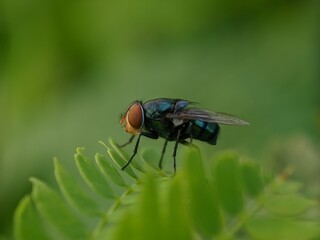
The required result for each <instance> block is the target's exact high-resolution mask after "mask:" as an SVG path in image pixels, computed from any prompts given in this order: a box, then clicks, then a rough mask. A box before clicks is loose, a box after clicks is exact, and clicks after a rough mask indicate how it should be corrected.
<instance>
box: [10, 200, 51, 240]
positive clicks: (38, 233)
mask: <svg viewBox="0 0 320 240" xmlns="http://www.w3.org/2000/svg"><path fill="white" fill-rule="evenodd" d="M14 237H15V239H17V240H24V239H25V240H29V239H43V240H46V239H51V238H50V237H49V234H48V233H47V232H46V230H45V228H44V225H43V223H42V221H41V219H40V216H39V215H38V213H37V210H36V208H35V206H34V204H33V203H32V201H31V199H30V196H25V197H24V198H23V199H21V201H20V203H19V205H18V208H17V209H16V211H15V214H14Z"/></svg>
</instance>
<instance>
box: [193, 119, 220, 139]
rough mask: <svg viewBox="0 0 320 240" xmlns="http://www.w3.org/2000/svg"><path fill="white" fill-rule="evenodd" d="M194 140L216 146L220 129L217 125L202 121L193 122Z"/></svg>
mask: <svg viewBox="0 0 320 240" xmlns="http://www.w3.org/2000/svg"><path fill="white" fill-rule="evenodd" d="M191 124H192V127H191V135H192V138H194V139H198V140H200V141H204V142H207V143H209V144H212V145H216V142H217V138H218V135H219V130H220V127H219V125H218V124H217V123H208V122H204V121H201V120H193V121H191Z"/></svg>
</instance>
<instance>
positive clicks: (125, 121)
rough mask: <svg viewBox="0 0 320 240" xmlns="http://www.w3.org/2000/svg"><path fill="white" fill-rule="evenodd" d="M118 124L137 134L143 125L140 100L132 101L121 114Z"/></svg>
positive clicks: (142, 110)
mask: <svg viewBox="0 0 320 240" xmlns="http://www.w3.org/2000/svg"><path fill="white" fill-rule="evenodd" d="M120 124H121V125H122V126H123V127H124V130H125V131H126V132H127V133H130V134H139V133H140V132H141V129H142V128H143V126H144V109H143V107H142V105H141V102H139V101H135V102H133V103H132V104H131V105H130V106H129V107H128V109H127V111H126V113H125V114H124V115H123V116H122V118H121V120H120Z"/></svg>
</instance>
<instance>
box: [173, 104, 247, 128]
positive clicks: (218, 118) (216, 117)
mask: <svg viewBox="0 0 320 240" xmlns="http://www.w3.org/2000/svg"><path fill="white" fill-rule="evenodd" d="M167 117H168V118H171V119H174V120H180V121H183V120H202V121H204V122H214V123H220V124H226V125H249V123H248V122H246V121H244V120H241V119H239V118H236V117H234V116H232V115H229V114H225V113H217V112H212V111H208V110H205V109H200V108H188V109H184V110H182V111H177V112H174V113H170V114H167Z"/></svg>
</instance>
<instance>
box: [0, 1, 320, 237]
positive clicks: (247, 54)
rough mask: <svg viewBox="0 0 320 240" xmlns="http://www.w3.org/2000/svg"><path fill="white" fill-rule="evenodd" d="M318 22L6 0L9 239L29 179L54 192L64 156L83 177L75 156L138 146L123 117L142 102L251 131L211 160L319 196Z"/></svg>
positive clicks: (5, 223) (227, 140)
mask: <svg viewBox="0 0 320 240" xmlns="http://www.w3.org/2000/svg"><path fill="white" fill-rule="evenodd" d="M319 13H320V8H319V1H316V0H314V1H312V0H304V1H302V0H295V1H286V0H279V1H267V0H256V1H254V0H246V1H240V2H239V1H235V0H231V1H222V0H214V1H205V0H203V1H195V0H193V1H191V0H184V1H182V0H176V1H143V0H140V1H128V0H122V1H107V0H97V1H85V0H79V1H61V0H56V1H40V0H29V1H14V0H13V1H9V0H2V1H0V110H1V116H0V206H1V208H0V233H1V234H0V237H1V236H5V235H7V234H10V231H11V225H12V214H13V211H14V208H15V206H16V205H17V203H18V201H19V199H20V198H21V197H22V196H23V195H24V194H26V193H27V192H29V191H30V183H29V182H28V178H29V177H30V176H36V177H39V178H41V179H43V180H46V181H49V182H53V167H52V158H53V157H54V156H56V157H58V158H59V159H60V160H61V161H62V162H63V164H64V165H65V166H67V167H68V168H69V169H74V164H73V154H74V149H75V148H76V147H77V146H85V147H86V149H87V154H88V155H92V154H94V153H95V152H97V151H100V152H103V151H104V149H103V148H102V147H101V146H100V145H99V144H98V140H103V141H106V140H107V139H108V138H109V137H112V138H113V139H115V140H116V141H118V142H121V143H122V142H124V141H126V140H127V138H128V137H129V136H128V135H127V134H126V133H125V132H124V131H123V130H122V129H121V127H120V126H119V117H120V113H122V112H123V111H124V110H125V108H126V106H127V105H128V104H129V103H130V102H132V101H133V100H136V99H142V100H149V99H152V98H157V97H171V98H185V99H189V100H191V101H195V102H198V103H199V106H201V107H204V108H208V109H211V110H215V111H220V112H227V113H232V114H235V115H237V116H238V117H240V118H243V119H245V120H247V121H249V122H250V123H251V125H250V126H249V127H227V126H226V127H223V128H222V133H221V136H220V139H219V142H218V145H217V146H216V147H212V146H209V145H207V144H205V143H198V145H199V146H200V148H201V149H203V154H205V155H208V156H211V155H213V154H214V153H215V152H216V151H218V150H220V149H226V148H236V149H238V150H239V151H240V153H241V154H243V155H246V156H250V157H254V158H256V159H259V160H260V161H261V162H263V164H265V165H266V166H268V167H270V168H271V169H275V170H281V169H282V168H283V167H285V166H287V165H288V164H289V165H293V166H294V167H296V171H295V174H296V177H297V178H300V179H303V180H304V181H305V182H306V186H307V188H306V189H307V190H306V191H307V192H308V193H309V194H310V195H312V196H318V197H319V195H320V194H319V192H320V190H319V189H320V186H319V183H320V177H319V175H320V174H319V173H320V166H319V165H320V164H319V162H320V159H319V155H320V154H319V149H320V148H319V135H320V96H319V95H320V94H319V89H320V81H319V53H320V51H319V38H318V37H319V36H318V35H319ZM162 143H163V142H162V141H160V140H159V141H153V140H143V141H142V144H141V146H142V147H146V146H151V145H156V146H159V150H160V146H161V145H162ZM132 147H133V146H131V147H128V151H131V150H132ZM170 147H171V148H172V145H170V146H169V148H168V149H170ZM182 148H183V147H182ZM169 151H170V150H168V152H169ZM170 155H171V153H168V154H167V158H166V159H167V162H169V161H170ZM167 164H169V163H167ZM178 164H179V162H178Z"/></svg>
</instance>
